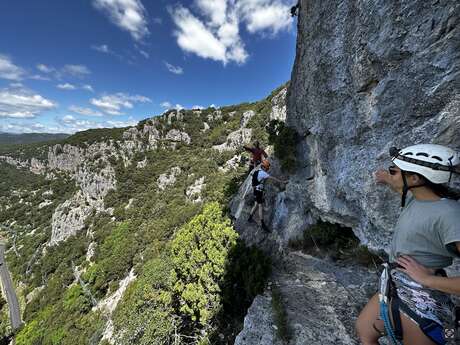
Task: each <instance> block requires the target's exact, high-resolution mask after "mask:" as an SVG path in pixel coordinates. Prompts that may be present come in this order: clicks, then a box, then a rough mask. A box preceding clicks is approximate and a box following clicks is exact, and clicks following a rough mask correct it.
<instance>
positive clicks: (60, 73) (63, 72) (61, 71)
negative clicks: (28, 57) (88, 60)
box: [29, 64, 91, 80]
mask: <svg viewBox="0 0 460 345" xmlns="http://www.w3.org/2000/svg"><path fill="white" fill-rule="evenodd" d="M36 67H37V69H38V70H39V71H40V72H42V73H45V74H47V75H48V76H46V77H44V76H42V75H33V76H30V77H29V78H31V79H36V80H50V77H52V78H54V79H57V80H61V79H63V77H77V78H84V77H87V76H88V75H90V74H91V71H90V70H89V68H88V67H86V66H85V65H71V64H68V65H64V66H63V67H62V68H55V67H52V66H48V65H45V64H38V65H37V66H36Z"/></svg>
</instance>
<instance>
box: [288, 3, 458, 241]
mask: <svg viewBox="0 0 460 345" xmlns="http://www.w3.org/2000/svg"><path fill="white" fill-rule="evenodd" d="M459 24H460V3H459V2H458V1H455V0H447V1H422V0H412V1H404V2H396V1H383V0H382V1H374V0H372V1H370V0H367V1H359V2H356V1H351V0H345V1H326V2H318V1H309V0H302V1H301V9H300V15H299V22H298V41H297V54H296V60H295V65H294V69H293V72H292V79H291V87H290V89H289V92H288V109H287V120H286V121H287V123H288V125H290V126H293V127H295V128H296V129H297V130H298V131H299V133H300V134H302V135H303V136H304V137H305V139H304V140H303V141H302V143H301V144H300V145H299V148H298V151H299V152H298V156H299V161H300V162H302V165H303V166H301V167H300V169H299V171H298V172H297V173H296V175H295V176H294V177H293V179H292V180H293V184H295V185H296V186H290V187H288V192H287V196H286V198H287V199H290V200H297V198H298V197H301V198H302V199H303V201H302V203H303V205H300V209H304V210H308V213H309V214H310V215H311V216H313V217H318V216H319V217H321V218H323V219H326V220H329V221H333V222H337V223H341V224H344V225H346V226H349V227H352V228H353V229H354V231H355V233H356V235H357V236H358V237H359V238H360V239H361V241H362V242H363V243H365V244H368V245H369V246H371V247H374V248H382V247H386V246H387V244H388V242H389V238H390V237H391V232H392V228H393V226H394V224H395V220H396V217H397V215H398V214H399V200H398V198H397V197H396V196H394V195H393V194H391V193H389V192H388V191H387V190H386V189H385V187H380V186H377V185H376V184H375V183H374V180H373V172H374V171H375V170H376V169H377V168H378V167H386V166H388V165H389V164H390V160H389V155H388V149H389V148H390V147H391V146H396V147H401V148H402V147H404V146H408V145H412V144H415V143H439V144H445V145H448V146H451V147H453V148H456V149H460V116H459V113H460V92H459V90H460V89H459V86H460V25H459ZM309 177H313V179H312V180H311V181H308V180H307V179H308V178H309ZM456 185H457V186H458V185H459V184H458V181H457V184H456ZM292 206H293V207H292ZM288 212H289V214H296V213H299V207H298V206H296V205H288ZM289 218H290V217H289V216H288V217H287V218H286V219H289Z"/></svg>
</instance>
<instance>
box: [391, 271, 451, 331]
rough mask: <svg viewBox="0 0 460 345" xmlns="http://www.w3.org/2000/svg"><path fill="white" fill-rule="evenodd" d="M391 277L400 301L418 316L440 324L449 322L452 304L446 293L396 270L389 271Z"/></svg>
mask: <svg viewBox="0 0 460 345" xmlns="http://www.w3.org/2000/svg"><path fill="white" fill-rule="evenodd" d="M391 278H392V279H393V282H394V284H395V286H396V291H397V293H398V297H399V298H400V299H401V302H402V303H404V304H405V305H406V306H407V307H408V308H409V309H411V310H412V311H414V312H415V313H416V314H417V315H418V316H420V317H422V318H424V319H428V320H432V321H434V322H436V323H438V324H439V325H441V326H443V325H446V324H448V323H449V321H450V320H451V318H452V308H453V307H454V304H453V302H452V300H451V298H450V296H449V295H448V294H446V293H444V292H441V291H438V290H432V289H429V288H426V287H424V286H422V285H420V284H419V283H417V282H416V281H414V280H413V279H412V278H410V277H409V276H408V275H407V274H405V273H404V272H401V271H398V270H392V271H391Z"/></svg>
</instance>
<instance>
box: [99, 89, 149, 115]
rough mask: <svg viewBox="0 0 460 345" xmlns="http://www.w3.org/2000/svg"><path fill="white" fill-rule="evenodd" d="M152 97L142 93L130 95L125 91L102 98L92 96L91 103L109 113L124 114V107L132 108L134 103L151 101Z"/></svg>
mask: <svg viewBox="0 0 460 345" xmlns="http://www.w3.org/2000/svg"><path fill="white" fill-rule="evenodd" d="M149 102H152V101H151V99H150V98H148V97H145V96H140V95H134V96H131V95H128V94H125V93H121V92H119V93H116V94H113V95H105V96H102V97H101V98H99V99H97V98H91V100H90V103H91V104H92V105H94V106H96V107H98V108H99V109H100V110H102V111H103V112H104V113H106V114H109V115H122V114H123V112H122V110H123V109H132V108H133V103H149Z"/></svg>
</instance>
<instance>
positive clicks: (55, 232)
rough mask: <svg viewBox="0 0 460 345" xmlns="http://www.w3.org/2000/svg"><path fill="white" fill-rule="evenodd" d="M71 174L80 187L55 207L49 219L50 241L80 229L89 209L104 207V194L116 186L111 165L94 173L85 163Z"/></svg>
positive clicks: (54, 241)
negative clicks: (75, 192)
mask: <svg viewBox="0 0 460 345" xmlns="http://www.w3.org/2000/svg"><path fill="white" fill-rule="evenodd" d="M74 177H75V181H76V183H77V184H78V185H79V187H80V190H79V191H78V192H77V194H75V195H74V196H73V197H72V198H71V199H69V200H67V201H65V202H64V203H63V204H61V205H59V206H58V207H57V208H56V210H55V212H54V214H53V218H52V222H51V239H50V245H55V244H57V243H59V242H61V241H64V240H66V239H67V238H69V237H70V236H72V235H75V234H76V233H77V232H78V231H80V230H81V229H83V227H84V225H85V220H86V218H87V217H88V216H89V215H90V214H91V212H92V211H94V210H95V211H98V212H99V211H103V210H104V197H105V196H106V195H107V193H108V192H109V191H110V190H111V189H114V188H115V172H114V171H113V168H112V167H110V166H107V167H105V168H103V169H102V170H100V171H99V172H97V173H94V172H91V171H89V170H88V168H87V167H86V166H85V167H83V168H79V169H78V170H77V171H76V172H75V175H74Z"/></svg>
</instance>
